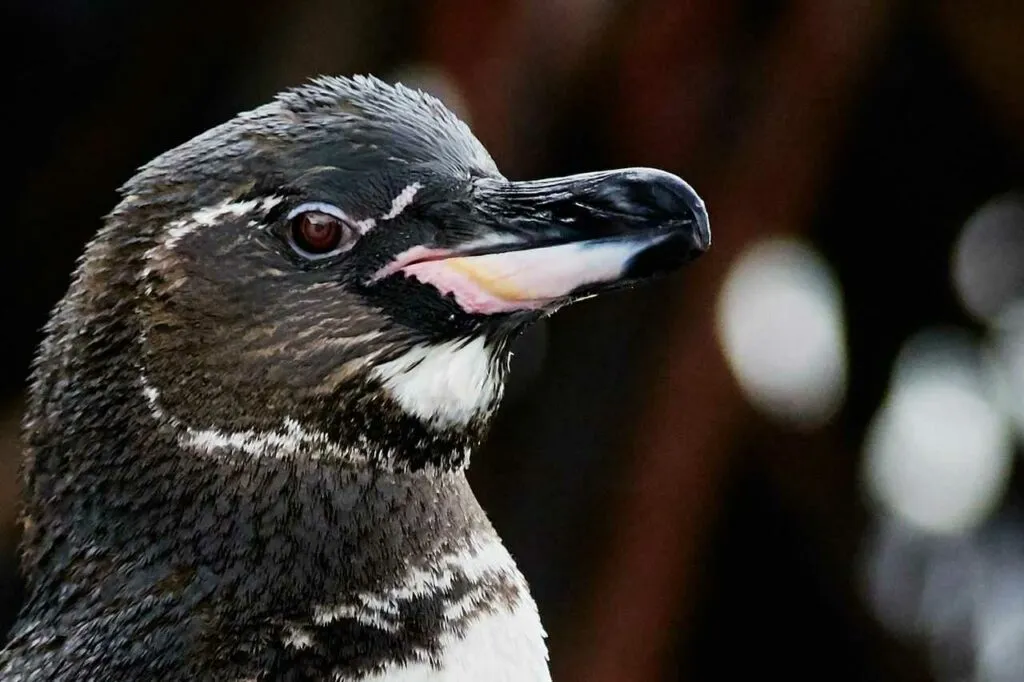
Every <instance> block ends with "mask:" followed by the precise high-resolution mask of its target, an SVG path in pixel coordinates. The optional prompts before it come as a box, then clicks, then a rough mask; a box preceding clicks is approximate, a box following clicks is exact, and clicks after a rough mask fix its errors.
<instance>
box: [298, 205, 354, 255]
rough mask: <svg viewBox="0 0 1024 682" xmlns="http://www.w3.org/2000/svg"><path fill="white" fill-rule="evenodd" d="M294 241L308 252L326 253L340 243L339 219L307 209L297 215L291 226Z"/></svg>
mask: <svg viewBox="0 0 1024 682" xmlns="http://www.w3.org/2000/svg"><path fill="white" fill-rule="evenodd" d="M293 237H294V238H295V242H296V243H297V244H298V245H299V246H300V247H302V248H303V249H304V250H305V251H308V252H310V253H327V252H328V251H333V250H334V249H336V248H338V244H340V243H341V237H342V225H341V221H340V220H338V219H337V218H335V217H334V216H332V215H328V214H326V213H319V212H317V211H309V212H308V213H303V214H302V215H300V216H298V217H297V218H296V220H295V224H294V226H293Z"/></svg>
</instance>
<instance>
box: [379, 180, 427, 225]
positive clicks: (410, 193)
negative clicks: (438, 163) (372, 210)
mask: <svg viewBox="0 0 1024 682" xmlns="http://www.w3.org/2000/svg"><path fill="white" fill-rule="evenodd" d="M422 188H423V185H421V184H420V183H418V182H414V183H412V184H411V185H407V186H406V188H405V189H403V190H402V191H401V192H399V193H398V196H397V197H395V198H394V199H392V200H391V209H390V210H388V212H387V213H385V214H384V215H382V216H381V217H380V219H381V220H394V219H395V218H397V217H398V216H399V215H400V214H401V213H402V211H404V210H405V209H407V208H408V207H409V205H410V204H411V203H412V200H413V199H414V198H416V193H417V192H419V191H420V190H421V189H422Z"/></svg>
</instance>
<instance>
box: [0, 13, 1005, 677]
mask: <svg viewBox="0 0 1024 682" xmlns="http://www.w3.org/2000/svg"><path fill="white" fill-rule="evenodd" d="M3 14H4V15H5V16H4V17H3V19H2V23H3V26H4V27H5V28H6V29H7V31H6V33H8V36H7V37H6V38H5V40H4V42H5V43H6V44H7V45H8V46H10V47H11V48H13V60H11V61H9V62H8V63H9V64H13V69H12V71H11V72H10V73H9V74H8V78H7V83H8V85H7V86H5V88H4V98H3V101H4V102H6V104H5V105H4V110H5V111H6V114H5V118H7V120H8V123H7V124H6V125H5V127H4V129H5V131H6V134H5V138H4V143H5V148H6V149H7V152H5V154H4V158H6V159H7V162H8V163H10V166H11V167H10V168H9V169H8V171H7V172H6V173H5V174H4V176H5V177H6V178H7V180H5V181H4V182H3V183H2V188H3V189H2V191H3V192H4V193H6V194H7V196H6V199H5V200H4V202H3V205H4V206H6V212H7V218H6V219H5V223H6V227H5V229H6V232H5V235H6V237H5V240H6V241H5V248H4V249H3V251H2V253H0V277H2V280H0V282H2V284H0V291H2V292H3V297H4V298H3V306H2V311H3V317H2V319H3V327H4V329H5V330H6V331H4V333H3V343H4V346H3V349H4V352H3V353H2V355H0V398H2V402H0V413H2V416H0V521H2V533H0V558H2V562H0V564H2V569H0V621H2V622H0V628H3V629H6V627H7V624H8V623H9V622H10V621H11V619H12V618H13V617H14V614H15V613H16V610H17V608H18V603H19V599H20V586H19V582H18V579H17V570H16V544H17V529H16V528H17V527H16V522H15V519H16V513H17V486H18V484H17V466H18V460H19V457H20V451H19V445H18V419H19V417H20V412H21V403H20V400H21V395H22V391H23V389H24V385H25V384H24V378H25V376H26V374H27V367H28V364H29V361H30V358H31V354H32V351H33V347H34V346H35V345H36V344H37V342H38V341H39V338H40V334H39V331H38V330H39V328H40V326H41V325H42V324H43V322H44V320H45V317H46V315H47V312H48V310H49V308H50V307H51V306H52V305H53V304H54V303H55V302H56V300H57V299H58V298H59V297H60V296H61V294H62V293H63V291H64V288H65V287H66V285H67V282H68V276H69V273H70V271H71V269H72V267H73V264H74V260H75V258H76V257H77V255H78V254H79V253H80V251H81V249H82V246H83V244H84V243H85V242H86V240H87V239H89V237H90V236H91V235H92V234H93V233H94V232H95V230H96V229H97V228H98V227H99V226H100V224H101V220H102V216H103V214H104V213H105V212H106V211H108V210H109V209H110V208H112V206H113V205H114V203H115V201H116V194H115V190H116V188H117V186H118V185H119V184H120V183H121V182H123V181H124V180H126V179H127V178H128V177H129V176H131V174H132V173H133V170H134V169H135V168H136V167H137V166H139V165H140V164H142V163H144V162H145V161H147V160H148V159H150V158H151V157H153V156H154V155H155V154H157V153H159V152H161V151H163V150H165V149H167V148H169V147H171V146H174V145H176V144H178V143H180V142H182V141H184V140H186V139H188V138H189V137H191V136H193V135H195V134H197V133H199V132H201V131H203V130H204V129H206V128H208V127H210V126H211V125H214V124H216V123H219V122H221V121H223V120H224V119H226V118H228V117H230V116H232V115H233V114H234V113H236V112H238V111H240V110H244V109H248V108H251V107H254V106H256V105H258V104H260V103H262V102H264V101H266V100H267V99H268V98H270V97H271V96H272V95H273V94H274V93H275V92H276V91H278V90H279V89H281V88H284V87H287V86H291V85H295V84H298V83H301V82H302V81H304V80H305V79H306V78H308V77H311V76H313V75H316V74H321V73H326V74H350V73H358V72H370V73H374V74H376V75H379V76H381V77H384V78H386V79H389V80H402V81H404V82H406V83H408V84H411V85H418V86H420V87H422V88H424V89H427V90H429V91H432V92H433V93H435V94H437V95H438V96H440V97H441V98H442V99H444V100H445V101H446V102H447V103H448V104H449V105H450V106H451V107H452V108H454V109H455V110H456V111H458V112H459V113H460V114H461V115H462V116H463V117H465V118H466V119H467V120H468V121H469V122H470V124H471V125H472V127H473V128H474V130H475V131H476V133H477V134H478V136H479V137H480V138H481V140H482V141H483V142H484V144H485V145H487V146H488V148H489V149H490V150H491V152H492V154H493V155H494V157H495V159H496V160H497V161H498V164H499V166H500V167H501V168H502V169H503V171H504V172H505V174H506V175H508V176H510V177H515V178H525V177H538V176H544V175H555V174H563V173H569V172H575V171H582V170H591V169H597V168H603V167H614V166H633V165H636V166H639V165H645V166H659V167H663V168H666V169H668V170H671V171H674V172H676V173H679V174H680V175H682V176H683V177H685V178H686V179H688V180H689V181H691V183H692V184H694V185H695V187H696V188H697V189H698V190H699V191H700V192H701V193H702V194H703V195H704V196H705V198H706V199H707V201H708V204H709V209H710V213H711V222H712V228H713V232H714V240H715V243H714V245H713V247H712V250H711V252H710V253H709V254H708V255H707V256H705V258H703V259H702V260H701V261H699V262H697V263H696V264H695V265H694V266H693V267H691V268H690V269H689V270H687V271H686V272H683V273H681V274H680V275H679V276H677V277H674V278H672V279H670V280H667V281H665V282H663V283H661V284H659V285H657V286H653V287H649V288H647V289H644V290H641V291H637V292H632V293H628V294H623V295H620V296H616V297H611V298H608V299H603V300H600V301H595V302H592V303H587V304H583V305H580V306H578V307H576V308H574V309H570V310H568V311H566V312H565V313H562V314H560V315H558V316H556V317H555V318H554V319H552V320H550V321H549V322H547V323H545V325H544V326H542V327H538V328H537V329H536V330H535V331H534V332H532V333H531V334H529V335H528V336H527V337H525V338H524V339H523V342H522V344H521V347H520V349H519V353H518V354H517V356H516V360H515V372H514V376H513V382H512V383H513V385H512V389H511V392H510V395H509V398H508V400H507V401H506V404H505V406H504V408H503V411H502V413H501V415H500V419H499V422H498V424H497V426H496V428H495V429H494V431H493V434H492V437H491V439H490V442H489V445H488V447H487V449H486V451H485V452H483V453H481V454H480V455H478V456H477V457H476V460H475V462H474V465H473V468H472V478H473V479H474V482H475V485H476V488H477V490H478V492H479V495H480V497H481V498H482V501H483V503H484V505H485V507H487V508H488V509H489V510H490V511H491V513H492V516H493V519H494V521H495V524H496V525H497V526H498V528H499V529H500V531H501V532H502V534H503V536H504V537H505V539H506V542H507V544H508V545H509V547H510V549H511V551H512V552H513V554H514V555H515V556H516V557H517V558H518V559H519V560H520V563H521V566H522V568H523V570H524V572H525V573H526V575H527V577H528V578H529V580H530V582H531V583H532V585H533V587H534V591H535V594H536V597H537V600H538V602H539V605H540V608H541V612H542V614H543V615H544V617H545V621H546V623H547V626H548V629H549V631H550V641H551V650H552V660H553V669H554V671H555V675H556V680H559V681H567V680H587V681H592V682H613V681H614V682H629V681H633V680H636V681H641V680H643V681H649V680H676V679H679V680H712V681H713V680H739V679H746V678H749V677H751V676H757V678H758V679H762V678H769V677H775V678H781V679H785V680H789V681H790V682H793V681H797V680H823V679H824V680H834V681H840V682H842V681H845V680H850V681H853V680H863V681H868V680H872V681H874V680H885V681H887V682H888V681H891V682H903V681H911V680H922V681H925V680H936V681H947V680H948V681H957V682H1021V681H1022V680H1024V476H1022V469H1024V467H1022V466H1021V463H1022V462H1021V458H1020V455H1021V451H1022V443H1024V2H1019V1H1015V0H1007V1H1005V2H999V1H996V0H933V1H929V0H923V1H920V2H911V1H900V0H888V1H883V0H803V1H798V0H789V1H783V0H772V1H768V0H633V1H628V0H514V1H513V0H492V1H489V2H488V1H483V0H433V1H423V0H421V1H418V2H414V1H411V0H376V1H374V2H371V1H369V0H303V1H293V2H287V3H283V2H273V1H271V0H245V1H243V0H219V1H213V0H178V1H177V2H169V1H167V0H149V1H148V2H146V3H139V2H128V1H127V0H105V1H103V0H94V1H92V2H87V1H86V0H49V1H39V0H7V1H6V2H5V4H4V8H3ZM12 119H13V122H12Z"/></svg>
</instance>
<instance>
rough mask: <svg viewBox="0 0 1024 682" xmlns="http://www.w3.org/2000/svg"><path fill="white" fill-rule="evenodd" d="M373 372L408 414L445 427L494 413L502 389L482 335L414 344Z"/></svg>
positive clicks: (462, 423) (492, 358) (489, 351)
mask: <svg viewBox="0 0 1024 682" xmlns="http://www.w3.org/2000/svg"><path fill="white" fill-rule="evenodd" d="M370 374H371V376H373V377H374V378H375V379H377V380H378V381H380V382H381V383H382V384H383V385H384V388H385V389H386V390H387V391H388V393H389V395H391V397H392V398H394V399H395V400H396V401H398V404H399V405H401V406H402V408H403V409H404V410H405V411H407V412H409V413H410V414H413V415H415V416H417V417H419V418H420V419H422V420H423V421H425V422H428V423H433V424H439V425H447V426H452V425H454V426H458V425H464V424H466V423H468V422H469V421H470V420H471V419H472V418H473V417H476V416H478V415H482V414H484V413H486V412H488V411H490V410H493V409H494V408H495V407H496V406H497V403H498V400H499V399H500V398H501V392H502V390H503V389H504V386H503V384H502V382H501V379H500V377H499V376H498V372H497V369H496V366H495V359H494V357H493V355H492V352H491V350H490V349H489V348H488V347H487V345H486V342H485V340H484V339H483V338H482V337H477V338H474V339H470V340H469V341H466V340H464V339H460V340H458V341H449V342H447V343H442V344H437V345H420V346H415V347H413V348H412V349H410V350H409V351H407V352H406V353H405V354H404V355H402V356H401V357H398V358H396V359H394V360H391V361H389V362H385V363H382V364H380V365H377V366H376V367H374V368H373V369H372V370H371V371H370Z"/></svg>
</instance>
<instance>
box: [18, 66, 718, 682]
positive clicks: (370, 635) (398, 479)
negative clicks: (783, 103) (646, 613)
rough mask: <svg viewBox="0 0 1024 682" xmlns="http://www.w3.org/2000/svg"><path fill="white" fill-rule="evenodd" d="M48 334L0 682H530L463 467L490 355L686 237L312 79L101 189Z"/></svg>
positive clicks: (534, 640) (523, 601)
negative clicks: (118, 195)
mask: <svg viewBox="0 0 1024 682" xmlns="http://www.w3.org/2000/svg"><path fill="white" fill-rule="evenodd" d="M122 194H123V198H122V200H121V202H120V203H119V204H118V205H117V207H116V208H115V209H114V210H113V212H112V213H111V214H110V215H109V216H108V218H107V221H106V223H105V226H104V227H103V229H102V230H101V231H100V232H99V234H98V235H97V236H96V238H95V239H94V240H93V241H92V242H91V243H90V244H89V245H88V247H87V248H86V251H85V254H84V256H83V258H82V259H81V261H80V264H79V267H78V269H77V271H76V273H75V276H74V278H73V282H72V284H71V286H70V289H69V290H68V293H67V295H66V296H65V297H64V299H63V300H62V301H61V302H60V303H59V304H58V305H57V307H56V309H55V310H54V312H53V315H52V317H51V319H50V321H49V323H48V325H47V327H46V337H45V340H44V342H43V344H42V346H41V348H40V350H39V353H38V357H37V361H36V364H35V369H34V374H33V380H32V384H31V390H30V397H29V405H28V410H27V415H26V420H25V438H26V464H25V467H24V485H25V513H24V529H25V539H24V558H23V565H24V570H25V574H26V578H27V581H28V599H27V603H26V604H25V606H24V608H23V610H22V613H21V615H20V617H19V620H18V622H17V624H16V625H15V627H14V628H13V630H12V632H11V636H10V639H9V642H8V643H7V645H6V648H5V649H4V650H3V652H2V654H0V679H2V680H4V681H6V682H28V681H39V682H43V681H53V682H70V681H72V680H74V681H86V680H92V681H96V682H128V681H133V682H134V681H141V680H165V681H172V682H173V681H196V680H217V681H223V682H256V681H259V682H276V681H296V682H298V681H309V682H326V681H337V682H343V681H344V682H348V681H352V682H356V681H364V680H365V681H369V680H375V681H378V682H414V681H418V682H428V681H447V682H469V681H473V682H478V681H487V682H541V681H544V680H550V674H549V673H548V666H547V652H546V648H545V644H544V633H543V629H542V627H541V622H540V619H539V617H538V614H537V609H536V607H535V605H534V603H533V601H532V600H531V598H530V595H529V591H528V588H527V585H526V582H525V580H524V578H523V576H522V574H521V573H520V572H519V570H518V569H517V568H516V565H515V562H514V561H513V559H512V557H511V556H510V555H509V553H508V552H507V551H506V550H505V548H504V547H503V546H502V543H501V541H500V540H499V538H498V535H497V534H496V533H495V531H494V529H493V528H492V526H491V524H490V523H489V522H488V520H487V517H486V515H485V513H484V511H483V510H482V509H481V507H480V505H479V504H478V503H477V501H476V499H475V497H474V496H473V493H472V492H471V490H470V488H469V486H468V484H467V482H466V478H465V475H464V470H465V468H466V466H467V464H468V461H469V457H470V454H471V452H472V451H473V450H474V449H475V448H476V447H477V446H478V445H479V444H480V442H481V440H482V438H483V437H484V435H485V432H486V430H487V426H488V423H489V421H490V419H491V417H492V415H493V414H494V412H495V410H496V408H497V406H498V403H499V400H500V397H501V392H502V386H503V381H504V377H505V373H506V371H507V359H508V351H507V346H508V343H509V340H510V339H511V338H512V337H513V336H514V335H515V334H516V333H517V332H519V331H520V330H522V328H523V327H524V326H525V325H527V324H529V323H530V322H531V321H533V320H536V319H538V318H539V317H540V316H542V315H546V314H549V313H551V312H552V311H554V310H555V309H556V308H558V307H560V306H563V305H565V304H567V303H570V302H572V301H574V300H578V299H580V298H584V297H587V296H590V295H593V294H596V293H599V292H602V291H605V290H610V289H614V288H619V287H623V286H627V285H629V284H632V283H635V282H638V281H640V280H643V279H646V278H649V277H651V276H654V275H657V274H660V273H663V272H666V271H669V270H671V269H673V268H675V267H676V266H679V265H681V264H683V263H685V262H687V261H689V260H691V259H692V258H694V257H695V256H697V255H698V254H700V253H701V252H703V251H705V250H706V249H707V248H708V245H709V243H710V232H709V228H708V220H707V215H706V213H705V209H704V206H703V204H702V202H701V200H700V199H699V198H698V196H697V195H696V194H695V193H694V192H693V190H692V189H691V188H690V187H689V186H688V185H687V184H686V183H685V182H683V181H682V180H680V179H679V178H678V177H676V176H674V175H671V174H669V173H665V172H661V171H656V170H652V169H625V170H618V171H610V172H599V173H588V174H583V175H576V176H571V177H564V178H556V179H549V180H540V181H533V182H513V181H509V180H507V179H505V178H504V177H503V176H502V175H501V174H500V173H499V172H498V170H497V168H496V166H495V164H494V162H493V161H492V160H491V158H490V156H489V155H488V153H487V152H486V151H485V150H484V148H483V147H482V146H481V145H480V143H479V142H478V141H477V140H476V139H475V138H474V137H473V135H472V134H471V133H470V131H469V129H468V128H467V127H466V126H465V125H464V124H463V123H461V122H460V121H459V120H458V119H457V118H456V117H455V116H454V115H453V114H451V113H450V112H449V111H448V110H447V109H445V108H444V107H443V106H442V105H441V104H440V103H439V102H438V101H437V100H435V99H433V98H432V97H430V96H427V95H424V94H422V93H419V92H416V91H413V90H410V89H407V88H404V87H402V86H390V85H386V84H384V83H382V82H381V81H378V80H376V79H373V78H367V77H356V78H351V79H343V78H321V79H317V80H314V81H312V82H311V83H309V84H307V85H306V86H303V87H300V88H297V89H294V90H290V91H288V92H285V93H283V94H281V95H279V96H278V97H277V98H276V99H275V100H274V101H273V102H271V103H270V104H267V105H265V106H262V107H259V108H257V109H255V110H253V111H250V112H246V113H243V114H240V115H239V116H237V117H236V118H235V119H233V120H231V121H229V122H228V123H225V124H224V125H221V126H219V127H216V128H214V129H212V130H210V131H208V132H206V133H204V134H202V135H200V136H198V137H196V138H195V139H193V140H191V141H189V142H186V143H185V144H183V145H181V146H180V147H178V148H176V149H174V150H172V151H170V152H167V153H166V154H163V155H162V156H160V157H158V158H156V159H155V160H153V161H152V162H151V163H149V164H148V165H146V166H144V167H143V168H142V169H141V170H140V172H139V173H138V174H137V175H136V176H135V177H134V178H133V179H132V180H131V181H129V182H128V183H127V184H126V185H125V186H124V187H123V188H122Z"/></svg>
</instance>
